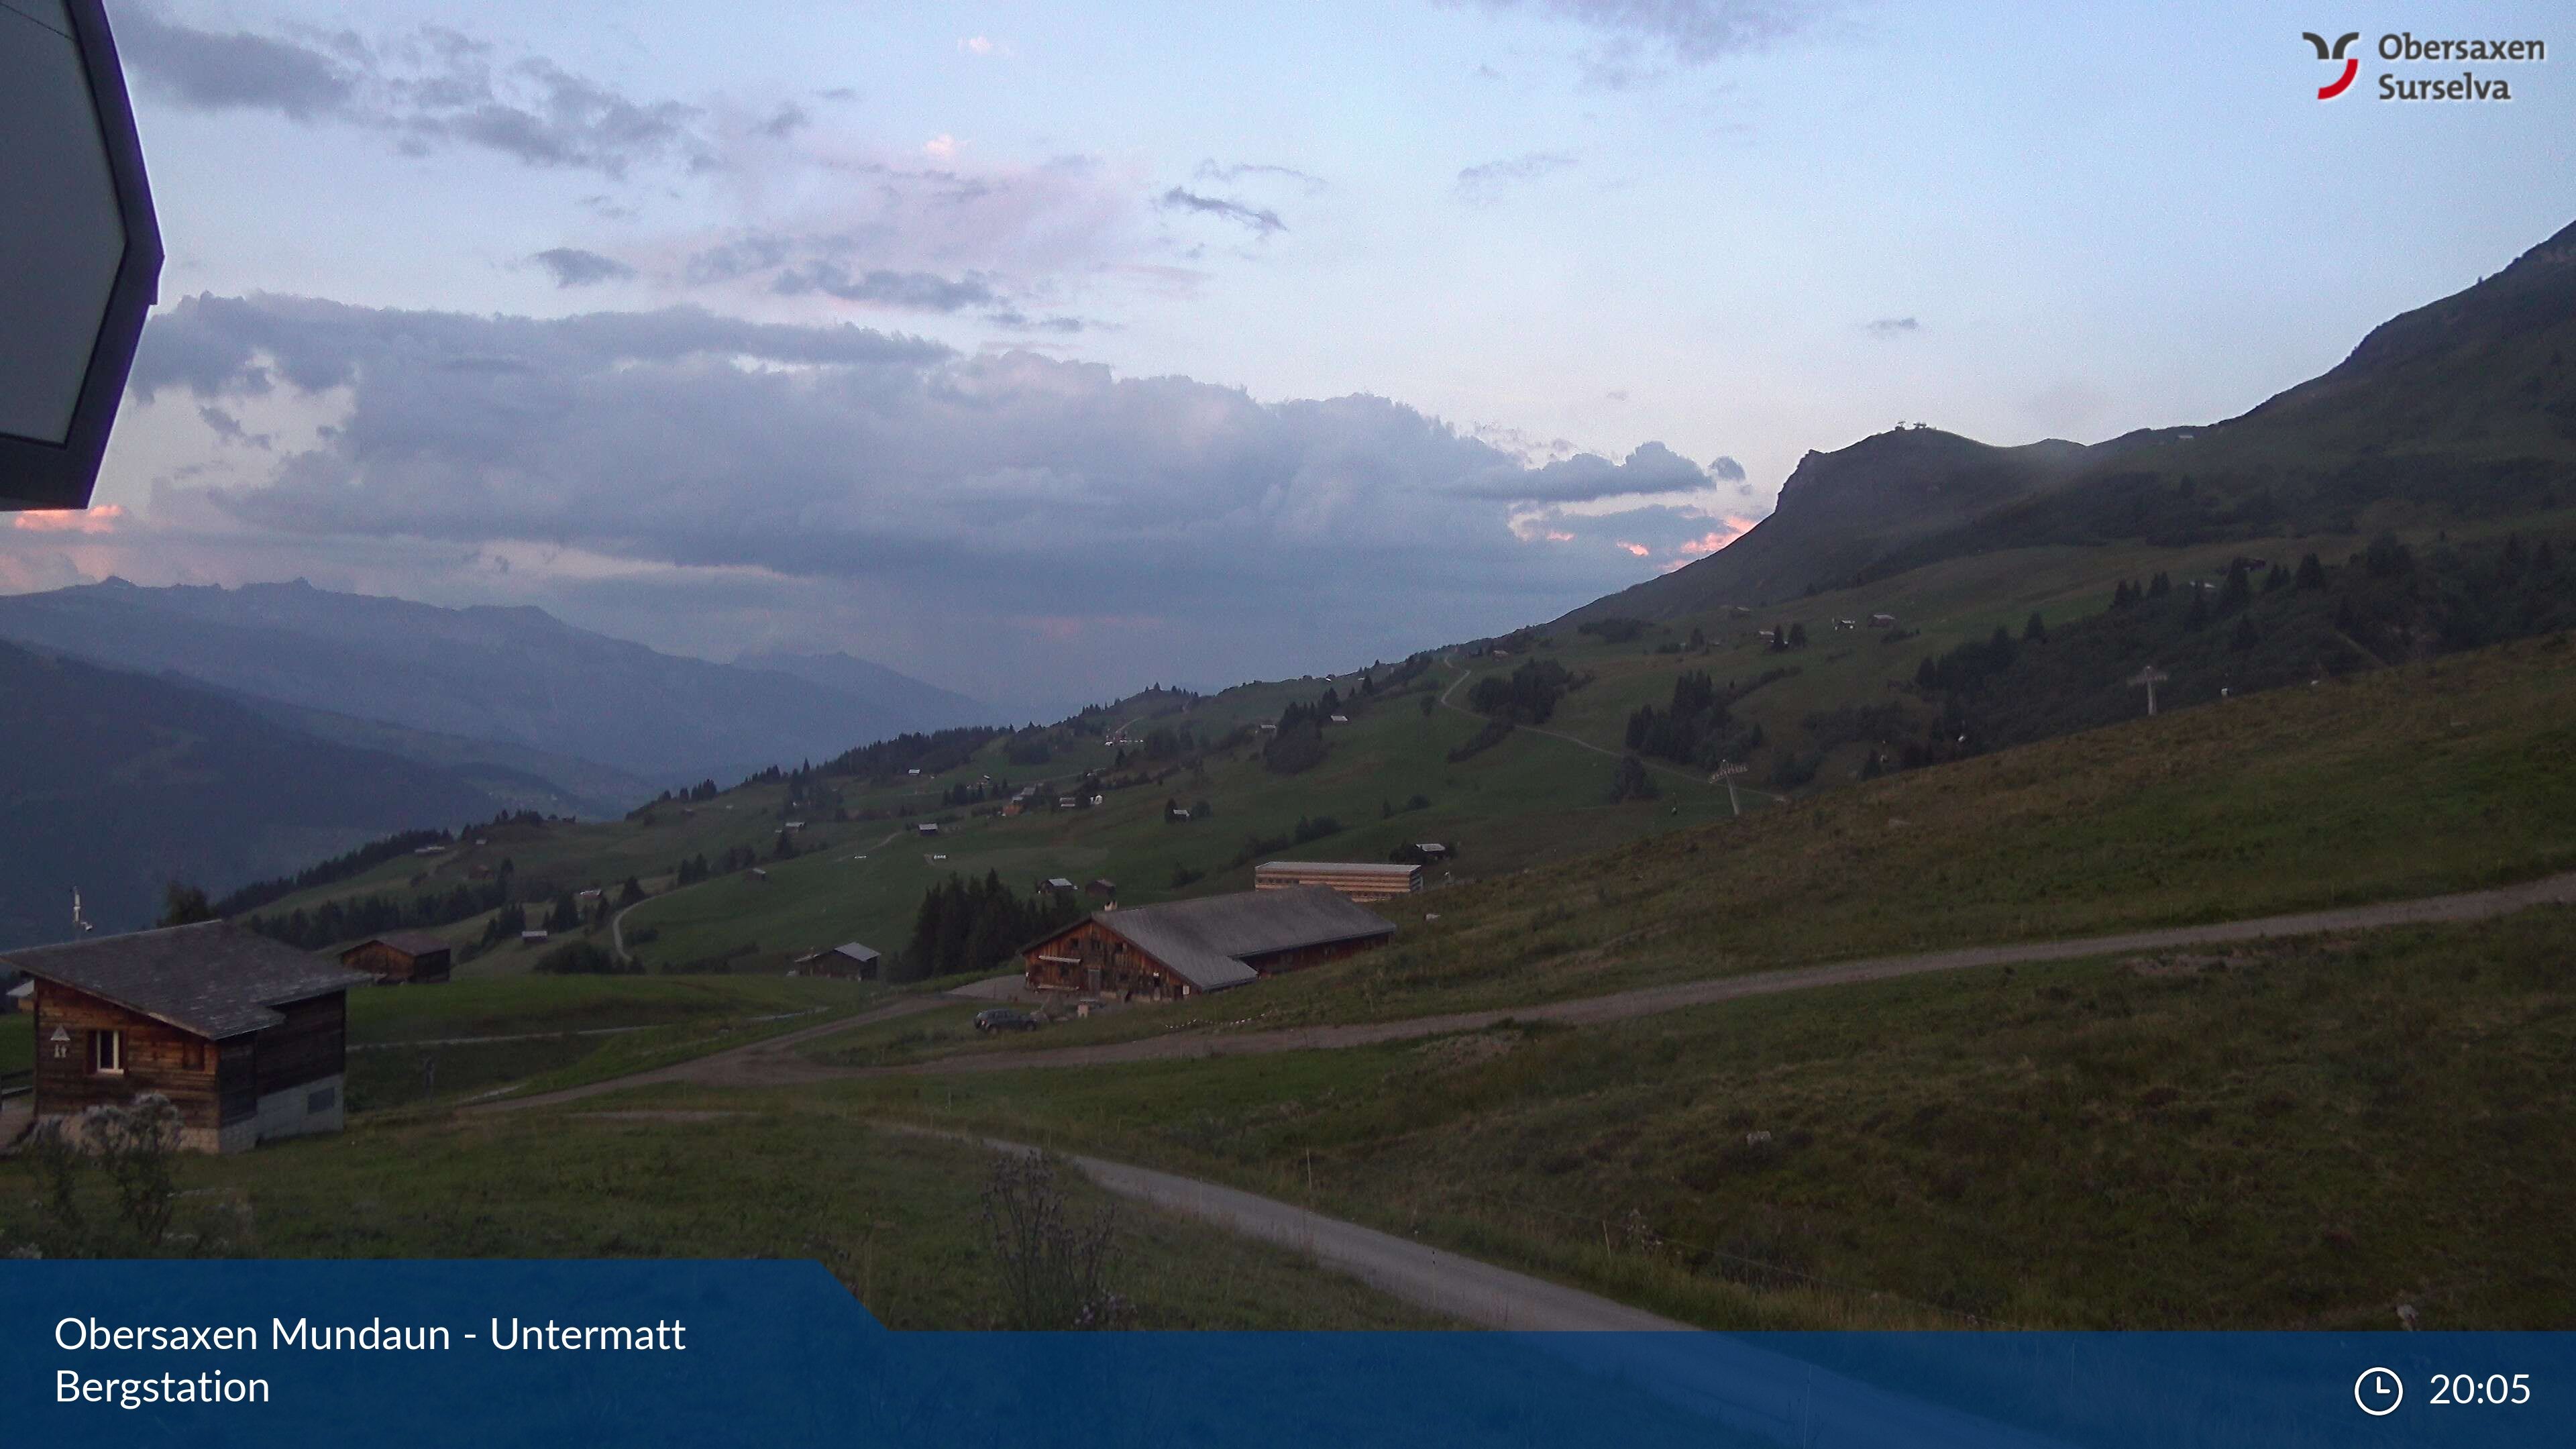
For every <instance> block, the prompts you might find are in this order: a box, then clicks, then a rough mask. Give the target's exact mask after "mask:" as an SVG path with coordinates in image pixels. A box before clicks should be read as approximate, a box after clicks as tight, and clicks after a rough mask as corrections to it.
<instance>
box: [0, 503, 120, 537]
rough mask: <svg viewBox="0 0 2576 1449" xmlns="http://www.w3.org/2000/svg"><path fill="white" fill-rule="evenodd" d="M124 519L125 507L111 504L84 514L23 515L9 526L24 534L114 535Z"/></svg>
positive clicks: (19, 515) (46, 513)
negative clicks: (119, 521) (119, 523)
mask: <svg viewBox="0 0 2576 1449" xmlns="http://www.w3.org/2000/svg"><path fill="white" fill-rule="evenodd" d="M123 517H125V505H124V504H122V503H110V504H107V505H105V506H103V507H99V508H92V509H88V510H86V511H83V512H70V511H63V512H43V513H21V514H18V515H16V516H15V517H13V518H11V519H10V520H9V526H10V527H11V528H14V529H17V530H19V531H21V532H23V533H114V532H116V525H117V521H118V520H119V519H122V518H123Z"/></svg>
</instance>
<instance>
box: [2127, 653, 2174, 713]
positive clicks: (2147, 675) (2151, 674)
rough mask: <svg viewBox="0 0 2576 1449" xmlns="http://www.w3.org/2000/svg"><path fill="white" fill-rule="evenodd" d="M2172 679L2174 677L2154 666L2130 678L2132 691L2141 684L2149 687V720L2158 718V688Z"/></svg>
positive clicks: (2149, 666)
mask: <svg viewBox="0 0 2576 1449" xmlns="http://www.w3.org/2000/svg"><path fill="white" fill-rule="evenodd" d="M2172 677H2173V676H2172V675H2170V674H2167V673H2165V672H2164V671H2163V670H2161V669H2158V668H2157V667H2155V666H2154V665H2152V664H2150V665H2148V666H2147V667H2146V668H2144V669H2141V670H2139V671H2138V672H2137V673H2135V674H2132V675H2130V676H2129V687H2130V688H2131V689H2135V688H2137V687H2138V686H2139V685H2141V684H2143V685H2145V686H2146V687H2147V718H2149V719H2154V718H2155V717H2156V686H2157V685H2158V684H2161V683H2163V682H2164V681H2165V680H2168V679H2171V678H2172Z"/></svg>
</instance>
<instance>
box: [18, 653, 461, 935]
mask: <svg viewBox="0 0 2576 1449" xmlns="http://www.w3.org/2000/svg"><path fill="white" fill-rule="evenodd" d="M500 808H501V805H500V803H499V802H498V801H496V799H495V798H494V796H493V795H491V794H488V793H486V792H485V791H484V790H483V789H481V788H479V787H478V786H476V785H475V784H473V783H471V782H469V781H467V780H466V779H464V778H462V777H460V776H459V775H457V774H456V773H454V772H452V771H450V770H446V769H442V768H440V767H438V766H435V765H427V764H422V763H419V762H418V761H414V760H408V759H404V758H401V757H400V756H397V755H391V754H384V753H381V752H378V751H373V750H361V749H354V748H351V747H349V746H346V745H341V744H335V743H332V742H330V741H326V740H321V739H317V738H315V737H313V736H311V735H308V734H304V733H302V732H300V731H296V730H292V729H288V728H286V727H284V726H281V725H279V724H276V723H274V722H273V721H271V720H268V719H266V718H264V717H262V716H261V715H260V714H259V713H257V712H256V711H254V710H252V709H249V708H247V707H245V706H244V705H242V704H240V703H238V702H236V701H234V700H231V699H228V698H226V697H224V696H222V695H219V694H217V693H215V692H213V691H211V690H208V689H204V688H200V687H197V686H193V685H188V684H184V683H179V682H176V681H172V680H168V679H155V678H151V677H149V676H146V675H140V674H132V673H127V672H124V671H120V670H111V669H100V668H97V667H95V666H92V665H88V664H83V663H80V662H78V661H76V660H69V659H62V658H56V657H51V656H47V655H42V654H38V653H34V652H31V651H29V650H25V649H20V648H16V647H14V646H11V645H7V644H0V820H5V821H6V822H7V825H6V827H5V828H0V948H5V947H8V946H23V945H28V944H31V943H35V942H40V941H58V940H62V939H64V938H65V937H67V936H69V935H70V934H71V930H72V926H71V893H72V891H73V889H74V888H78V889H79V890H80V892H81V895H82V898H83V900H82V904H83V907H84V911H85V914H86V915H87V917H88V919H89V920H90V922H91V923H92V924H94V925H95V926H96V927H97V928H98V929H99V930H101V931H118V930H133V929H136V928H138V927H141V926H148V925H150V924H151V923H152V920H153V917H154V914H155V912H156V910H157V909H158V905H159V894H160V890H161V887H162V886H163V885H164V884H165V883H167V882H169V881H173V880H179V881H187V882H190V883H193V884H197V885H201V886H204V887H205V888H207V889H208V890H209V891H211V892H214V893H216V894H221V893H222V892H223V891H225V890H227V889H230V888H231V887H233V886H237V885H241V884H243V883H245V882H248V881H252V880H257V879H261V878H264V877H267V876H272V875H282V874H286V873H288V872H291V871H293V870H295V869H297V868H298V867H300V866H304V865H308V864H310V863H311V862H313V861H315V860H318V859H321V858H323V857H325V856H329V855H334V854H337V853H338V852H340V851H343V850H347V849H349V848H350V847H351V846H354V845H357V844H359V843H360V842H362V841H366V840H371V839H375V838H377V837H380V836H384V835H389V834H392V833H393V832H395V831H397V830H404V829H410V828H416V827H420V826H429V825H436V826H445V827H448V828H451V829H452V828H454V827H456V826H458V825H462V824H465V823H466V822H468V821H470V820H474V819H477V818H481V817H488V816H490V815H492V814H494V813H496V812H497V811H498V810H499V809H500Z"/></svg>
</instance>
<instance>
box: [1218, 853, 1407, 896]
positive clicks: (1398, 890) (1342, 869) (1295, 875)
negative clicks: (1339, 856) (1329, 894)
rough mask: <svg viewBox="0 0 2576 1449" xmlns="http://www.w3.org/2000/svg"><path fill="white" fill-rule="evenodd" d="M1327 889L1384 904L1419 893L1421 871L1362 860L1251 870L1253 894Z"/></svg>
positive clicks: (1280, 863)
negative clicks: (1254, 891)
mask: <svg viewBox="0 0 2576 1449" xmlns="http://www.w3.org/2000/svg"><path fill="white" fill-rule="evenodd" d="M1300 886H1329V887H1331V888H1332V889H1334V890H1337V891H1339V892H1341V893H1342V894H1343V895H1346V896H1348V897H1350V898H1351V899H1352V900H1355V901H1385V900H1393V899H1394V898H1395V897H1397V896H1405V895H1411V894H1413V893H1414V892H1415V891H1418V890H1420V889H1422V867H1421V866H1419V865H1396V864H1389V863H1383V862H1378V861H1365V860H1273V861H1267V862H1265V863H1263V864H1261V865H1258V866H1255V867H1253V871H1252V888H1253V889H1254V890H1257V891H1279V890H1294V889H1296V888H1298V887H1300Z"/></svg>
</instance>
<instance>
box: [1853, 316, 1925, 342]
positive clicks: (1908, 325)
mask: <svg viewBox="0 0 2576 1449" xmlns="http://www.w3.org/2000/svg"><path fill="white" fill-rule="evenodd" d="M1864 330H1866V331H1867V332H1868V333H1869V335H1870V336H1872V337H1875V338H1878V339H1879V340H1880V341H1882V342H1893V341H1895V340H1896V339H1897V338H1899V337H1903V336H1905V335H1906V334H1908V333H1911V332H1920V331H1922V330H1923V324H1922V323H1920V322H1917V321H1915V320H1914V319H1913V318H1911V317H1881V318H1879V319H1878V320H1877V321H1875V322H1872V323H1870V324H1869V325H1868V327H1867V328H1866V329H1864Z"/></svg>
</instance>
